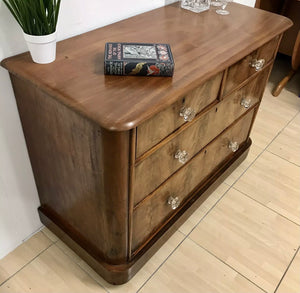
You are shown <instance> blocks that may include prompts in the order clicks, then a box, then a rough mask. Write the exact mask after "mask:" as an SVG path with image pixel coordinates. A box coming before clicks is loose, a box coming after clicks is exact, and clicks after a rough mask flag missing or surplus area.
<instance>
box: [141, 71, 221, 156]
mask: <svg viewBox="0 0 300 293" xmlns="http://www.w3.org/2000/svg"><path fill="white" fill-rule="evenodd" d="M222 76H223V72H221V73H219V74H217V75H216V76H214V77H213V78H211V79H210V80H208V81H207V82H205V83H204V84H203V85H201V86H199V87H197V88H196V89H194V90H192V91H191V92H189V93H188V94H187V95H186V96H185V97H183V98H182V99H181V100H179V101H178V102H176V103H174V104H173V105H171V106H170V107H168V108H167V109H166V110H164V111H162V112H160V113H158V114H156V115H155V116H154V117H153V118H151V119H149V120H147V121H145V122H144V123H143V124H141V125H140V126H138V128H137V147H136V149H137V151H136V152H137V153H136V155H137V157H139V156H140V155H142V154H143V153H144V152H146V151H147V150H149V149H150V148H151V147H153V146H154V145H156V144H157V143H158V142H160V141H161V140H162V139H163V138H165V137H166V136H167V135H169V134H170V133H172V132H173V131H174V130H176V129H177V128H179V127H180V126H181V125H182V124H184V123H185V122H186V121H185V119H191V118H192V115H193V113H195V114H197V113H199V112H200V111H201V110H203V109H204V108H205V107H206V106H207V105H209V104H211V103H212V102H213V101H214V100H216V98H217V96H218V93H219V88H220V84H221V80H222ZM189 110H192V111H191V112H192V113H190V112H189ZM184 114H185V116H180V115H184ZM189 114H190V115H189Z"/></svg>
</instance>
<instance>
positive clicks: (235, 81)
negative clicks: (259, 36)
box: [223, 36, 279, 95]
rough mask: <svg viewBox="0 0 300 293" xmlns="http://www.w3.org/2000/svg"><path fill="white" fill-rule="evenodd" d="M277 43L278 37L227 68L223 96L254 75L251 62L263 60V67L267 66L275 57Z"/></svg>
mask: <svg viewBox="0 0 300 293" xmlns="http://www.w3.org/2000/svg"><path fill="white" fill-rule="evenodd" d="M278 42H279V36H277V37H275V38H274V39H273V40H271V41H270V42H268V43H266V44H265V45H263V46H262V47H261V48H259V49H258V50H255V51H254V52H252V53H251V54H249V55H248V56H246V57H245V58H243V59H242V60H240V61H239V62H237V63H236V64H234V65H232V66H231V67H229V69H228V74H227V76H226V85H225V88H224V92H223V94H224V95H226V94H228V93H229V92H230V91H232V90H234V89H235V88H236V87H237V86H238V85H239V84H241V83H242V82H243V81H245V80H246V79H247V78H249V77H250V76H251V75H253V74H255V73H256V70H255V68H253V67H252V66H251V62H252V61H253V60H260V59H264V60H265V64H264V67H265V66H267V64H268V63H269V62H270V61H271V60H272V59H273V58H274V57H275V52H276V51H277V50H276V48H277V44H278Z"/></svg>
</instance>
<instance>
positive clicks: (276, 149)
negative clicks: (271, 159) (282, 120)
mask: <svg viewBox="0 0 300 293" xmlns="http://www.w3.org/2000/svg"><path fill="white" fill-rule="evenodd" d="M268 151H270V152H272V153H274V154H277V155H278V156H280V157H281V158H284V159H286V160H288V161H290V162H292V163H295V164H297V165H298V166H300V114H298V115H297V116H296V117H295V118H294V119H293V120H292V122H291V123H290V124H289V125H288V126H287V127H286V128H285V129H284V130H283V131H282V132H281V133H280V134H279V135H278V137H277V138H276V139H275V140H274V141H273V142H272V143H271V145H270V146H269V147H268Z"/></svg>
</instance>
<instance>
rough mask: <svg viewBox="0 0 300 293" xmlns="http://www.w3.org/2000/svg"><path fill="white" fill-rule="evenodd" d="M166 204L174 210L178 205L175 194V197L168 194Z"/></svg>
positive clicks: (178, 201)
mask: <svg viewBox="0 0 300 293" xmlns="http://www.w3.org/2000/svg"><path fill="white" fill-rule="evenodd" d="M168 204H169V205H170V206H171V208H172V210H175V209H177V208H178V207H179V205H180V200H179V198H178V197H177V196H176V197H173V196H170V197H169V198H168Z"/></svg>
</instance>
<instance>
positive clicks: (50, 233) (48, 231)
mask: <svg viewBox="0 0 300 293" xmlns="http://www.w3.org/2000/svg"><path fill="white" fill-rule="evenodd" d="M41 231H42V232H43V233H44V234H45V235H46V236H47V237H48V238H49V239H50V240H51V241H52V242H56V241H58V237H57V236H56V235H55V234H54V233H52V232H51V231H50V230H49V229H48V228H47V227H44V228H43V229H42V230H41Z"/></svg>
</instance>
